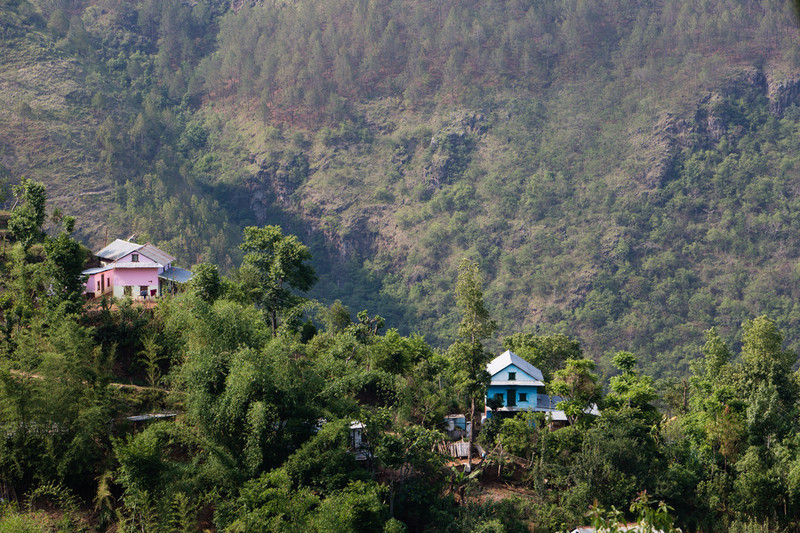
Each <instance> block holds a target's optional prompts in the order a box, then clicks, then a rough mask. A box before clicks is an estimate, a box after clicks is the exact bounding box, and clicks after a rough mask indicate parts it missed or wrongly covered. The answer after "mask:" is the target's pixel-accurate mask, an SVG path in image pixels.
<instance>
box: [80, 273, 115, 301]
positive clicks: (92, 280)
mask: <svg viewBox="0 0 800 533" xmlns="http://www.w3.org/2000/svg"><path fill="white" fill-rule="evenodd" d="M113 272H114V271H113V270H107V271H105V272H99V273H97V274H92V275H91V276H89V277H88V278H87V279H86V290H85V292H90V293H93V294H94V295H95V296H100V295H101V294H102V293H104V292H106V293H110V292H111V291H112V290H113ZM104 275H105V286H104V287H102V288H101V290H99V291H98V290H97V284H98V283H99V282H101V281H103V279H104V278H103V276H104Z"/></svg>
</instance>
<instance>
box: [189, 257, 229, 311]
mask: <svg viewBox="0 0 800 533" xmlns="http://www.w3.org/2000/svg"><path fill="white" fill-rule="evenodd" d="M192 274H193V276H192V280H191V281H190V282H189V286H190V287H191V289H192V290H193V291H194V293H195V294H196V295H197V296H198V298H200V299H201V300H203V301H204V302H206V303H210V304H213V303H214V302H215V301H216V299H217V298H219V296H220V294H222V281H221V280H220V277H219V269H218V268H217V265H212V264H211V263H200V264H199V265H195V266H194V268H192Z"/></svg>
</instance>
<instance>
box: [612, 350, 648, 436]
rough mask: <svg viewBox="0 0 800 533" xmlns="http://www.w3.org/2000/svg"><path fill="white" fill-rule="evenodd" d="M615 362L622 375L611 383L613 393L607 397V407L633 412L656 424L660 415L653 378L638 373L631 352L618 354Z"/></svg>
mask: <svg viewBox="0 0 800 533" xmlns="http://www.w3.org/2000/svg"><path fill="white" fill-rule="evenodd" d="M613 361H614V366H615V367H617V369H618V370H620V371H621V372H622V373H621V374H620V375H617V376H614V377H612V378H611V380H610V381H609V388H610V389H611V392H609V393H608V394H607V395H606V398H605V403H606V406H609V407H612V408H615V409H629V410H633V411H634V412H636V413H637V416H641V417H643V418H644V419H646V420H648V421H650V422H652V423H655V422H656V421H657V420H658V417H659V414H658V410H657V409H656V408H655V406H654V405H653V401H654V400H655V399H656V392H655V388H654V387H653V378H651V377H650V376H647V375H640V374H639V373H638V372H636V362H637V361H636V356H635V355H633V354H632V353H630V352H617V353H616V354H615V355H614V359H613Z"/></svg>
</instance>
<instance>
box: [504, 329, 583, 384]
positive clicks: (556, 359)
mask: <svg viewBox="0 0 800 533" xmlns="http://www.w3.org/2000/svg"><path fill="white" fill-rule="evenodd" d="M503 348H505V349H506V350H511V351H512V352H514V353H516V354H517V355H519V356H520V357H522V358H523V359H525V360H526V361H528V362H529V363H530V364H532V365H533V366H535V367H536V368H538V369H539V370H541V371H542V374H544V378H545V381H549V380H550V377H551V376H552V374H553V372H555V371H556V370H558V369H559V368H563V366H564V363H565V362H566V361H567V359H574V360H579V359H581V358H583V350H582V349H581V343H580V342H579V341H577V340H575V339H571V338H569V337H567V336H566V335H562V334H560V333H557V334H555V335H533V334H531V333H515V334H513V335H511V336H510V337H506V338H505V339H503Z"/></svg>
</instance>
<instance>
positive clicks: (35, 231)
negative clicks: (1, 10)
mask: <svg viewBox="0 0 800 533" xmlns="http://www.w3.org/2000/svg"><path fill="white" fill-rule="evenodd" d="M14 198H15V204H16V205H15V206H14V208H13V209H12V210H11V218H10V219H9V221H8V229H9V230H10V231H11V234H12V235H13V236H14V239H16V241H17V242H19V243H21V244H22V248H23V249H24V250H27V249H28V248H29V247H30V245H31V244H33V243H34V242H37V241H39V240H41V238H42V224H44V219H45V203H46V202H47V193H46V192H45V188H44V184H43V183H41V182H38V181H33V180H29V179H25V178H22V182H21V183H20V184H19V185H17V186H15V187H14Z"/></svg>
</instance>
